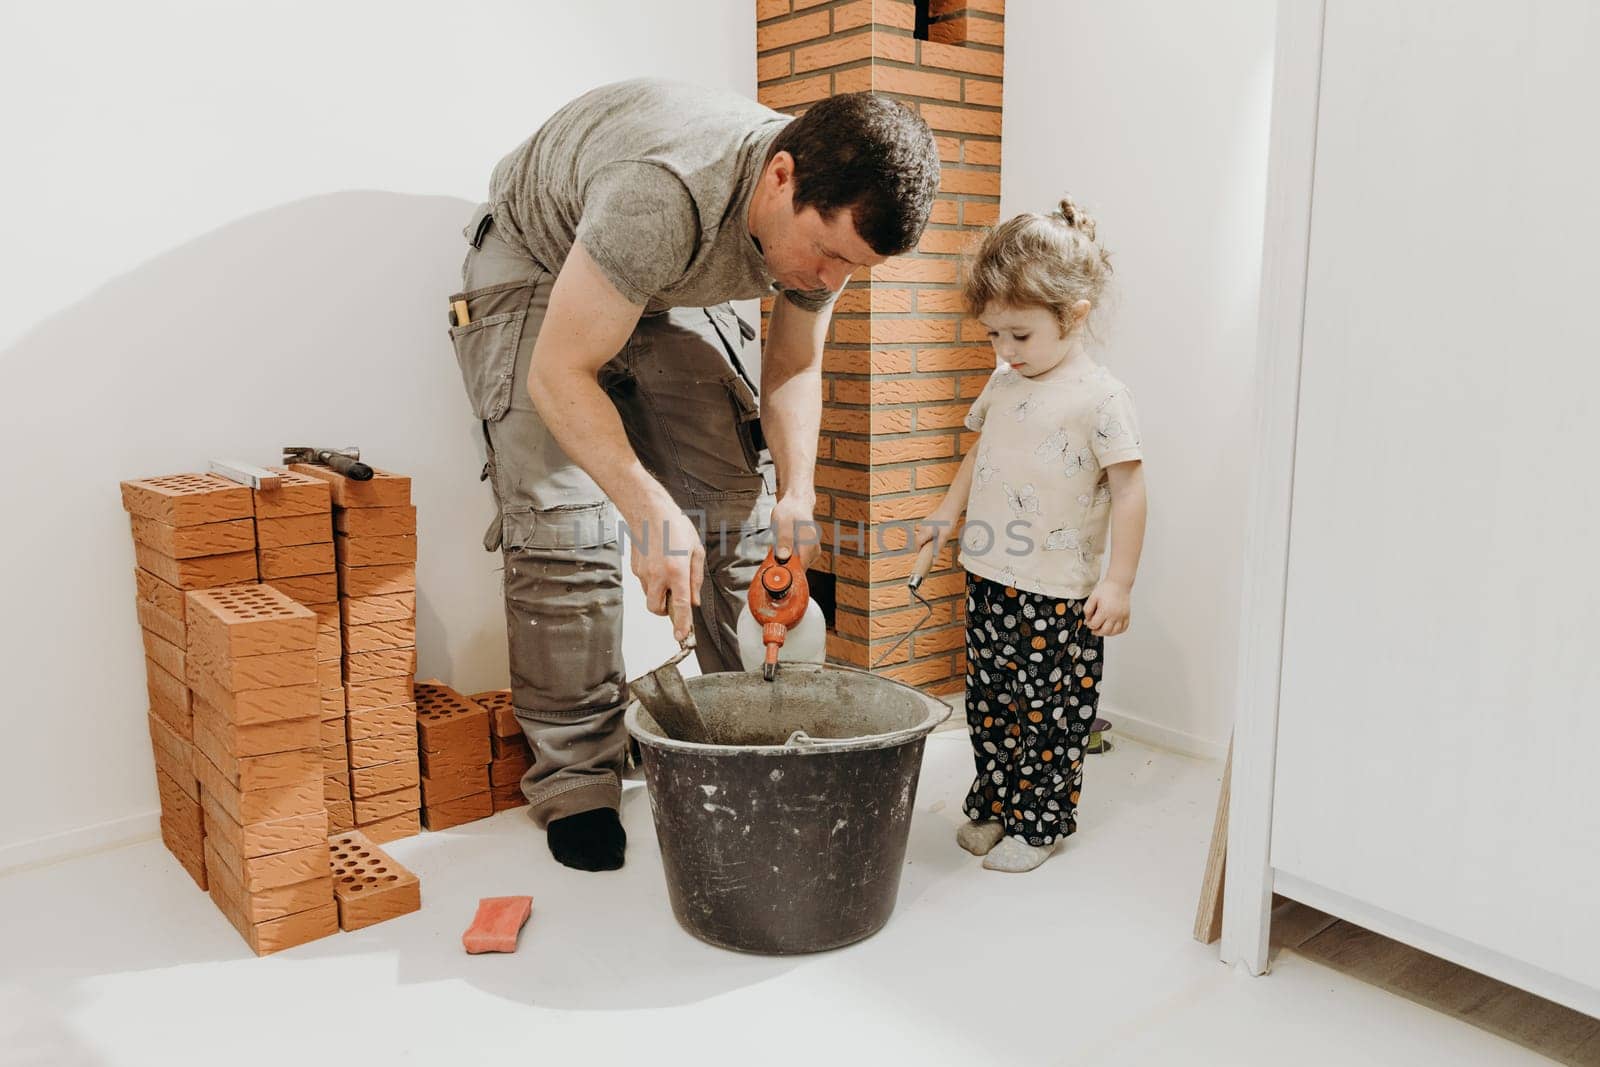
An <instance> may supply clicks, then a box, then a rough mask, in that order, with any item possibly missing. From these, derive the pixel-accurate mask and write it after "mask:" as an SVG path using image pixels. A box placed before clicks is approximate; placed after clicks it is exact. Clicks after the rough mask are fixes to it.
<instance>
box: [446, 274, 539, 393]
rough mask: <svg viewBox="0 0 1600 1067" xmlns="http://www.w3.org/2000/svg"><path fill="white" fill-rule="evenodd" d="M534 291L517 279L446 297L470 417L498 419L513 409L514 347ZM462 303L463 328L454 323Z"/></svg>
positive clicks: (515, 347) (451, 338)
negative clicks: (463, 307) (469, 407)
mask: <svg viewBox="0 0 1600 1067" xmlns="http://www.w3.org/2000/svg"><path fill="white" fill-rule="evenodd" d="M533 292H534V286H533V285H531V284H529V283H527V282H520V281H519V282H506V283H504V284H501V285H490V286H487V287H485V288H482V289H473V290H470V291H468V292H465V293H456V294H454V295H452V296H451V297H450V308H451V310H450V322H451V325H450V341H451V343H452V344H453V345H454V346H455V350H456V362H457V363H458V364H460V366H461V380H462V383H463V384H464V385H465V386H466V388H467V399H468V400H469V401H471V403H472V413H473V414H474V415H476V416H477V417H478V418H480V419H483V420H485V421H487V422H494V421H496V420H498V419H500V418H502V417H503V416H504V415H505V413H506V409H507V408H508V407H510V406H511V390H512V388H513V386H514V382H513V378H514V372H515V371H516V366H517V346H518V345H519V344H521V342H522V331H523V328H524V326H525V325H526V324H527V320H528V307H529V305H530V304H531V303H532V301H533ZM463 302H464V303H465V306H466V309H467V322H466V324H465V325H462V324H460V323H459V322H458V321H457V320H458V318H459V315H458V309H459V308H460V307H461V306H462V304H463Z"/></svg>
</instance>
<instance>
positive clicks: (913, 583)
mask: <svg viewBox="0 0 1600 1067" xmlns="http://www.w3.org/2000/svg"><path fill="white" fill-rule="evenodd" d="M936 546H937V543H936V542H934V541H929V542H928V543H927V544H925V545H923V546H922V551H921V552H918V553H917V562H916V565H915V566H914V567H912V568H911V577H910V578H908V579H906V588H907V589H908V590H909V591H910V594H911V595H910V597H908V598H907V599H913V598H914V599H915V600H918V601H921V602H922V606H923V607H925V608H927V609H928V611H927V614H925V615H923V616H922V618H920V619H918V620H917V624H916V625H915V626H913V627H911V629H909V630H907V631H906V632H905V633H903V634H901V635H900V640H898V641H896V642H895V643H894V644H892V645H890V646H889V651H887V652H885V653H884V654H883V655H881V656H879V657H878V661H877V662H876V663H874V664H873V665H872V666H873V667H874V668H877V667H881V666H883V663H884V661H885V660H887V659H888V658H889V657H890V656H892V655H894V653H895V649H897V648H899V647H900V646H901V645H903V644H905V643H906V640H907V639H908V638H909V637H910V636H911V635H912V634H914V633H916V632H917V631H918V630H920V629H922V624H923V623H925V622H927V621H928V620H929V619H931V618H933V604H931V603H930V602H929V601H928V598H927V597H925V596H923V595H922V594H921V593H919V592H918V591H917V589H918V587H919V586H921V585H922V579H924V578H926V577H927V576H928V571H929V570H931V569H932V568H933V553H934V549H935V547H936Z"/></svg>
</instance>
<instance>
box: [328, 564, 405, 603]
mask: <svg viewBox="0 0 1600 1067" xmlns="http://www.w3.org/2000/svg"><path fill="white" fill-rule="evenodd" d="M338 574H339V592H340V593H341V594H342V595H344V596H347V597H367V596H393V595H395V594H396V593H414V592H416V590H417V565H416V564H415V563H396V564H389V565H385V566H382V567H347V566H345V565H344V564H342V563H341V564H339V567H338Z"/></svg>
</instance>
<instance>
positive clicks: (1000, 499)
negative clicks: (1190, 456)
mask: <svg viewBox="0 0 1600 1067" xmlns="http://www.w3.org/2000/svg"><path fill="white" fill-rule="evenodd" d="M966 426H967V429H969V430H977V431H979V437H978V444H977V449H978V458H977V460H976V466H975V468H974V470H973V475H972V491H971V493H970V495H969V496H968V498H967V524H966V527H965V528H964V529H963V531H962V534H961V553H960V555H959V557H958V561H959V562H960V564H961V566H963V567H965V568H966V569H967V570H968V571H970V572H972V573H973V574H976V575H978V576H979V577H980V578H989V579H991V580H993V581H997V582H1001V583H1003V584H1005V585H1009V586H1015V587H1016V588H1018V589H1025V590H1028V591H1029V592H1033V593H1042V594H1044V595H1045V596H1053V597H1066V598H1070V599H1073V600H1081V599H1083V598H1084V597H1087V596H1088V595H1089V594H1090V593H1091V592H1093V591H1094V587H1095V585H1096V584H1097V583H1098V582H1099V581H1100V565H1101V559H1102V557H1103V555H1104V552H1105V544H1106V532H1107V530H1108V528H1109V527H1110V524H1111V485H1110V482H1109V481H1108V480H1107V478H1106V472H1105V468H1106V467H1109V466H1111V465H1112V464H1113V463H1125V462H1128V461H1129V460H1136V459H1143V458H1144V457H1143V454H1142V452H1141V451H1140V448H1139V425H1138V422H1137V419H1136V418H1135V414H1134V409H1133V398H1132V396H1131V395H1129V393H1128V387H1127V386H1125V385H1123V384H1122V383H1121V382H1120V381H1118V380H1117V379H1116V378H1114V377H1112V375H1111V372H1110V371H1108V370H1106V369H1105V368H1104V367H1102V366H1099V365H1095V366H1092V367H1090V368H1088V369H1087V370H1085V371H1083V372H1082V373H1079V374H1076V375H1072V376H1069V377H1065V378H1057V379H1052V380H1050V381H1037V380H1034V379H1030V378H1027V377H1025V376H1023V375H1022V374H1019V373H1018V372H1016V371H1014V370H1012V369H1011V368H1010V367H1009V366H1008V365H1006V364H1004V363H1002V364H1000V366H998V367H997V368H996V369H995V372H994V374H993V376H991V377H990V379H989V380H988V381H987V382H986V383H984V387H983V392H981V393H979V394H978V399H977V400H974V401H973V402H972V409H971V410H970V411H969V412H968V413H967V418H966Z"/></svg>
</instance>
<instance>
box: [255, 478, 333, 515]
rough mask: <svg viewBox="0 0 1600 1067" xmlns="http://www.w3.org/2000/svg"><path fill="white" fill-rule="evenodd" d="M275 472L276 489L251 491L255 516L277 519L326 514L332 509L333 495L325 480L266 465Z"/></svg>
mask: <svg viewBox="0 0 1600 1067" xmlns="http://www.w3.org/2000/svg"><path fill="white" fill-rule="evenodd" d="M267 469H268V470H270V471H272V472H273V473H275V474H277V475H278V488H276V489H257V490H256V491H255V513H256V518H257V519H280V518H285V517H287V516H294V515H315V514H317V513H319V512H320V513H322V514H324V515H326V514H328V513H329V512H330V511H331V510H332V508H333V494H332V493H330V492H329V491H328V483H327V482H324V481H323V480H322V479H320V478H312V477H309V476H307V475H304V474H301V473H299V472H298V471H292V470H289V469H288V468H287V467H269V468H267Z"/></svg>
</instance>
